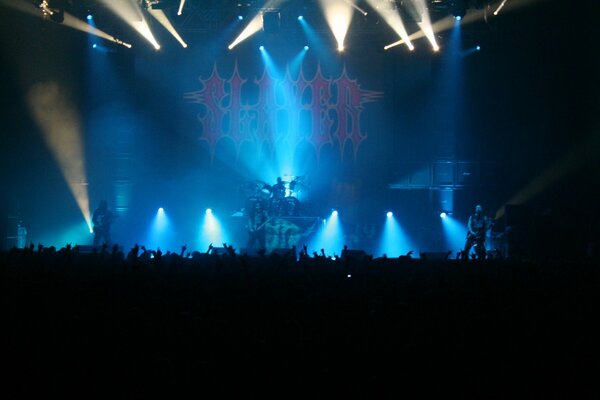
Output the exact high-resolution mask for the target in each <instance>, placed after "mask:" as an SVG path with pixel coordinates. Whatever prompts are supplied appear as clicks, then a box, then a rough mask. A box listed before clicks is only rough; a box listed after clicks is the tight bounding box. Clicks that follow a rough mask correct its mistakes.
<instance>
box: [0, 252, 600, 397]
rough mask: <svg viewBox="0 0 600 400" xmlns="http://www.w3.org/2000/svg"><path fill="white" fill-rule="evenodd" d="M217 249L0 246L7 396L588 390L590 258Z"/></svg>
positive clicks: (592, 359)
mask: <svg viewBox="0 0 600 400" xmlns="http://www.w3.org/2000/svg"><path fill="white" fill-rule="evenodd" d="M222 249H223V250H224V251H215V250H216V249H215V248H214V247H213V246H212V245H211V246H210V247H209V248H208V249H207V251H206V252H190V251H188V249H187V248H186V247H185V246H182V248H181V250H180V251H179V252H162V251H160V250H150V249H147V248H145V247H143V246H137V245H136V246H134V247H133V248H132V249H130V250H129V251H128V252H122V251H121V250H120V249H119V247H117V246H113V247H108V246H104V247H102V248H99V249H96V250H95V251H92V252H89V253H85V252H83V251H82V249H81V248H79V247H78V246H70V245H67V246H65V247H64V248H61V249H55V248H52V247H48V248H46V247H44V246H42V245H39V246H34V245H31V246H30V247H28V248H26V249H16V248H15V249H12V250H9V251H7V252H1V253H0V265H1V268H0V273H1V278H2V282H3V284H2V286H3V290H2V291H3V298H4V301H3V320H4V322H5V324H4V328H3V336H4V341H3V343H4V344H5V352H4V356H3V362H4V363H5V366H6V367H8V369H7V368H5V369H4V370H5V371H8V372H6V373H5V378H8V379H7V380H6V382H7V390H11V391H15V393H17V395H19V396H23V397H25V396H28V395H30V394H32V393H33V392H35V391H42V392H44V393H47V394H49V393H52V392H61V393H64V392H67V393H70V394H73V395H78V396H85V397H106V396H108V395H117V396H118V397H127V398H148V397H154V396H156V395H159V394H161V395H170V396H175V394H176V393H178V392H180V391H181V392H183V391H185V392H190V391H191V392H193V393H196V394H198V395H202V394H208V393H212V391H213V390H216V391H217V393H218V394H219V396H220V397H222V396H224V395H226V394H228V393H232V392H238V393H241V394H246V395H249V394H251V393H253V394H256V393H265V392H270V393H272V394H275V395H280V396H284V397H294V396H296V395H297V396H303V397H305V396H313V397H314V396H316V397H324V396H330V395H333V396H336V397H341V396H350V395H352V396H356V395H361V396H369V397H377V398H380V397H387V396H390V397H391V396H393V397H397V396H399V395H402V394H403V393H408V392H411V393H414V392H415V391H416V392H417V393H418V394H421V395H436V396H446V395H448V394H449V393H454V394H458V395H459V396H461V397H478V398H482V397H483V398H507V397H511V398H512V397H529V398H531V397H539V396H542V395H544V394H554V395H558V394H560V393H570V391H571V390H572V389H573V388H574V387H577V389H578V390H582V391H583V393H584V395H585V396H584V397H580V398H592V397H594V396H595V395H597V394H598V388H597V385H595V384H593V382H595V375H596V372H597V370H598V369H597V367H598V357H597V355H598V353H597V351H596V350H597V344H596V343H597V338H598V333H600V332H598V328H597V327H596V324H595V319H596V316H597V314H596V312H597V311H596V304H597V300H598V297H599V295H598V275H599V271H598V269H597V264H596V262H595V261H596V260H594V259H579V260H573V261H564V260H563V261H555V262H553V261H547V260H546V261H532V260H517V259H496V260H449V259H445V260H444V259H442V260H421V259H413V258H411V256H410V255H407V256H403V257H400V258H373V257H371V256H369V255H365V254H360V252H359V253H356V252H348V251H347V249H346V251H345V252H342V254H341V256H340V257H336V258H330V257H326V256H324V255H323V254H324V252H322V254H318V253H315V254H309V252H308V251H307V249H306V248H302V249H300V251H299V255H298V257H297V256H296V254H295V252H296V249H291V250H290V251H289V252H288V253H283V254H282V253H273V254H266V253H264V252H263V253H260V254H258V255H256V256H248V255H241V254H237V252H236V249H234V248H233V247H232V246H229V245H227V244H224V246H223V248H222ZM219 250H221V249H219Z"/></svg>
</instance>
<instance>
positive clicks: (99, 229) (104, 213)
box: [92, 200, 115, 247]
mask: <svg viewBox="0 0 600 400" xmlns="http://www.w3.org/2000/svg"><path fill="white" fill-rule="evenodd" d="M113 219H115V215H114V214H113V213H112V211H110V210H109V209H108V203H107V202H106V200H102V201H101V202H100V205H99V206H98V208H96V210H95V211H94V215H93V216H92V222H93V224H94V247H98V245H101V244H105V243H106V244H110V225H111V224H112V221H113Z"/></svg>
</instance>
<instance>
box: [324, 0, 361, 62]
mask: <svg viewBox="0 0 600 400" xmlns="http://www.w3.org/2000/svg"><path fill="white" fill-rule="evenodd" d="M319 3H320V5H321V8H322V9H323V13H324V14H325V20H326V21H327V25H329V29H330V30H331V32H332V33H333V36H334V37H335V40H336V42H337V50H338V51H344V49H345V44H344V40H345V39H346V34H347V33H348V28H349V27H350V23H351V22H352V9H353V7H352V6H351V5H350V4H349V3H348V2H347V1H346V0H319Z"/></svg>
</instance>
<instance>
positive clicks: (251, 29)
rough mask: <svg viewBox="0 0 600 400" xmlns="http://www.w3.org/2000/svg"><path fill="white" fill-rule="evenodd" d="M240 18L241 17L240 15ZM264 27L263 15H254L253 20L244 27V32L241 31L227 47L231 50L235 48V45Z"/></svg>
mask: <svg viewBox="0 0 600 400" xmlns="http://www.w3.org/2000/svg"><path fill="white" fill-rule="evenodd" d="M238 19H239V17H238ZM262 27H263V19H262V15H261V14H258V15H256V16H254V18H252V20H251V21H250V23H249V24H248V25H247V26H246V27H245V28H244V30H243V31H242V33H240V34H239V35H238V37H237V38H235V40H234V41H233V42H231V44H230V45H229V46H227V48H228V49H229V50H231V49H233V48H234V47H235V46H237V45H238V44H239V43H240V42H242V41H244V40H246V39H248V38H249V37H250V36H252V35H254V34H255V33H256V32H258V31H259V30H261V29H262Z"/></svg>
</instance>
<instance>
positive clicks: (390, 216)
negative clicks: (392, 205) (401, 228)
mask: <svg viewBox="0 0 600 400" xmlns="http://www.w3.org/2000/svg"><path fill="white" fill-rule="evenodd" d="M386 215H387V217H388V218H392V217H393V216H394V213H393V212H391V211H388V212H387V214H386Z"/></svg>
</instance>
